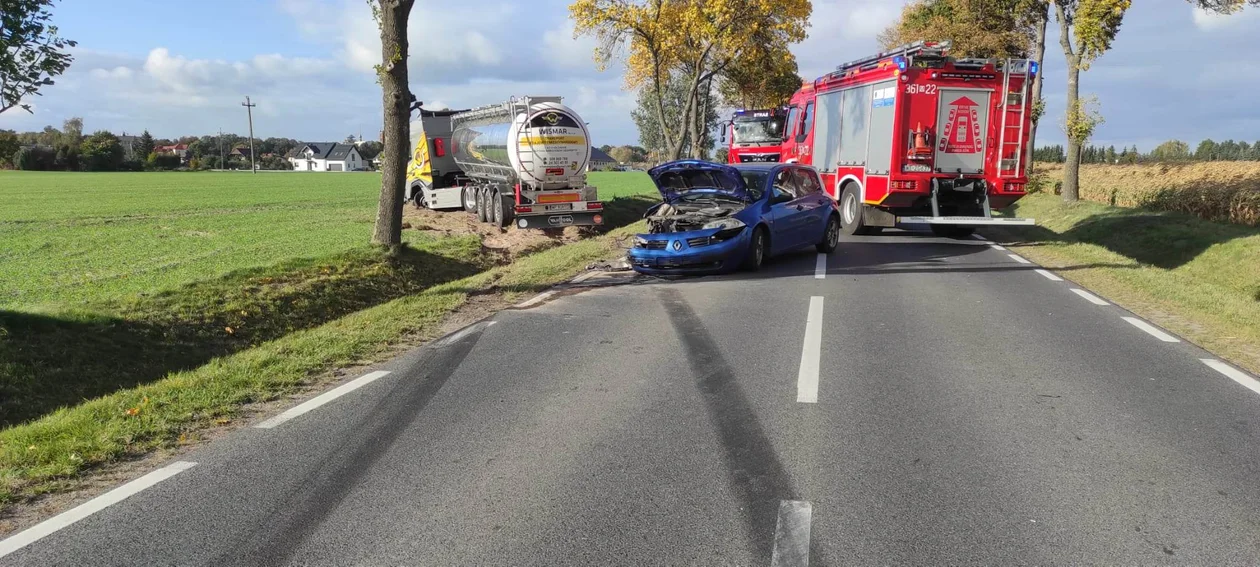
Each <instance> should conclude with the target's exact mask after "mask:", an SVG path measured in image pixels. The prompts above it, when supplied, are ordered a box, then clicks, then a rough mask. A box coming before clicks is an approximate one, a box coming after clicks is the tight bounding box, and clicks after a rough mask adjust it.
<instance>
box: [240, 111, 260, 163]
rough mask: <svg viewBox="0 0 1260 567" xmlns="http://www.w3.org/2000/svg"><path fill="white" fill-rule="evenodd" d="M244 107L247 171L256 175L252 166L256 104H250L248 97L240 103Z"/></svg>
mask: <svg viewBox="0 0 1260 567" xmlns="http://www.w3.org/2000/svg"><path fill="white" fill-rule="evenodd" d="M241 106H244V107H245V112H246V113H248V114H249V171H250V172H252V173H254V174H257V173H258V168H257V167H256V166H255V165H254V107H255V106H258V105H257V104H251V103H250V102H249V97H248V96H246V97H245V102H242V103H241Z"/></svg>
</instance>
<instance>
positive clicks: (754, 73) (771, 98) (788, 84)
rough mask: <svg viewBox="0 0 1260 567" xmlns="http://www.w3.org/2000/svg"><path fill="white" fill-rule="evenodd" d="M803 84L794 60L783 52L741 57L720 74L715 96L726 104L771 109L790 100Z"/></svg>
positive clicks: (789, 52)
mask: <svg viewBox="0 0 1260 567" xmlns="http://www.w3.org/2000/svg"><path fill="white" fill-rule="evenodd" d="M802 82H803V80H802V79H801V76H800V74H799V70H798V68H797V64H796V56H795V55H792V52H791V51H788V50H786V49H783V50H774V51H773V52H766V53H758V54H756V55H754V56H745V57H741V58H740V59H739V60H737V61H735V62H733V63H731V65H730V66H729V67H727V69H726V72H725V73H723V74H722V79H721V82H719V83H718V92H719V93H720V94H721V95H722V100H723V101H725V102H726V104H729V105H732V106H739V107H740V108H772V107H775V106H780V105H782V104H784V103H786V102H787V101H788V99H790V98H792V95H793V94H795V93H796V90H797V89H799V88H801V83H802Z"/></svg>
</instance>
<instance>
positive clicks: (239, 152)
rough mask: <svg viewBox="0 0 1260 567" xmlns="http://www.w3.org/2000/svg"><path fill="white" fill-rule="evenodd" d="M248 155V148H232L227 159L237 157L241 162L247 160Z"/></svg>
mask: <svg viewBox="0 0 1260 567" xmlns="http://www.w3.org/2000/svg"><path fill="white" fill-rule="evenodd" d="M249 153H250V149H249V146H238V147H235V148H232V151H231V152H229V153H228V157H238V158H241V159H243V160H248V159H249Z"/></svg>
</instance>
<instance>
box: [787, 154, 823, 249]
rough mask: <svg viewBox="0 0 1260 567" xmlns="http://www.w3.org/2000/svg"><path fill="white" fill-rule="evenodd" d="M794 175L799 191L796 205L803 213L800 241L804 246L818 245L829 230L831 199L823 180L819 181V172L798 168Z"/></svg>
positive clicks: (794, 169)
mask: <svg viewBox="0 0 1260 567" xmlns="http://www.w3.org/2000/svg"><path fill="white" fill-rule="evenodd" d="M792 174H793V175H794V176H795V177H796V186H797V188H798V191H799V197H798V198H797V200H796V203H795V204H796V205H797V206H799V207H801V210H802V211H803V214H802V215H801V219H800V225H799V229H800V234H799V235H798V238H799V241H800V242H801V244H803V245H804V244H816V243H818V242H821V241H822V239H823V232H824V231H826V229H827V216H828V215H829V214H830V213H831V197H830V196H828V195H827V193H826V192H825V191H823V185H822V180H821V179H819V177H818V172H817V171H814V170H813V169H812V168H808V167H796V168H793V172H792Z"/></svg>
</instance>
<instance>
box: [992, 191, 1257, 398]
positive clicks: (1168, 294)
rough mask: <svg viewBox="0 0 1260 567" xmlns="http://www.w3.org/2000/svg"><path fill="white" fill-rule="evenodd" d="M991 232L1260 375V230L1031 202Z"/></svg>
mask: <svg viewBox="0 0 1260 567" xmlns="http://www.w3.org/2000/svg"><path fill="white" fill-rule="evenodd" d="M1007 212H1009V213H1011V214H1014V215H1017V216H1024V217H1033V218H1035V219H1037V225H1038V226H1036V227H1019V228H1016V227H1010V228H1000V229H998V228H995V229H985V230H984V231H983V232H984V233H985V235H986V236H990V237H992V238H994V239H995V240H998V241H1001V242H1003V243H1006V244H1007V245H1008V246H1009V247H1010V248H1012V249H1013V250H1015V251H1017V252H1018V253H1019V254H1021V255H1023V256H1025V257H1027V258H1028V259H1030V260H1033V261H1035V262H1037V263H1039V264H1041V265H1043V266H1045V267H1047V268H1051V269H1054V270H1055V271H1057V272H1058V273H1059V274H1060V275H1062V276H1064V277H1066V278H1068V279H1070V280H1072V281H1073V282H1076V283H1078V284H1080V285H1082V286H1084V287H1086V288H1088V289H1090V290H1093V291H1096V292H1098V293H1099V294H1101V295H1103V296H1105V297H1106V298H1107V299H1110V300H1111V301H1113V302H1115V303H1116V304H1118V305H1120V306H1122V307H1125V308H1126V309H1129V310H1131V311H1133V312H1134V313H1137V314H1139V315H1142V316H1143V317H1146V318H1148V319H1150V320H1152V321H1155V322H1156V323H1159V324H1160V325H1161V326H1163V327H1165V328H1167V329H1169V330H1171V331H1173V332H1175V333H1177V334H1179V335H1181V336H1183V337H1185V338H1187V339H1189V340H1191V341H1193V342H1195V343H1196V344H1198V345H1200V346H1202V347H1204V348H1206V349H1208V350H1210V351H1212V352H1214V353H1217V354H1219V355H1221V356H1223V357H1225V358H1228V359H1230V360H1231V361H1232V362H1234V363H1236V364H1237V365H1238V366H1240V367H1243V368H1246V369H1248V370H1250V371H1251V372H1253V373H1260V229H1257V228H1252V227H1246V226H1240V225H1234V224H1224V223H1215V222H1208V221H1205V220H1202V219H1200V218H1197V217H1195V216H1192V215H1189V214H1185V213H1175V212H1155V211H1149V210H1143V209H1127V208H1119V207H1112V206H1107V205H1101V204H1097V203H1090V202H1084V201H1082V202H1078V203H1075V204H1067V203H1064V202H1063V201H1062V200H1061V198H1059V197H1057V196H1054V195H1049V194H1044V193H1042V194H1031V195H1029V196H1027V197H1025V198H1024V199H1021V200H1020V201H1019V202H1018V203H1016V204H1015V205H1014V206H1013V207H1011V208H1010V209H1008V211H1007Z"/></svg>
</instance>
